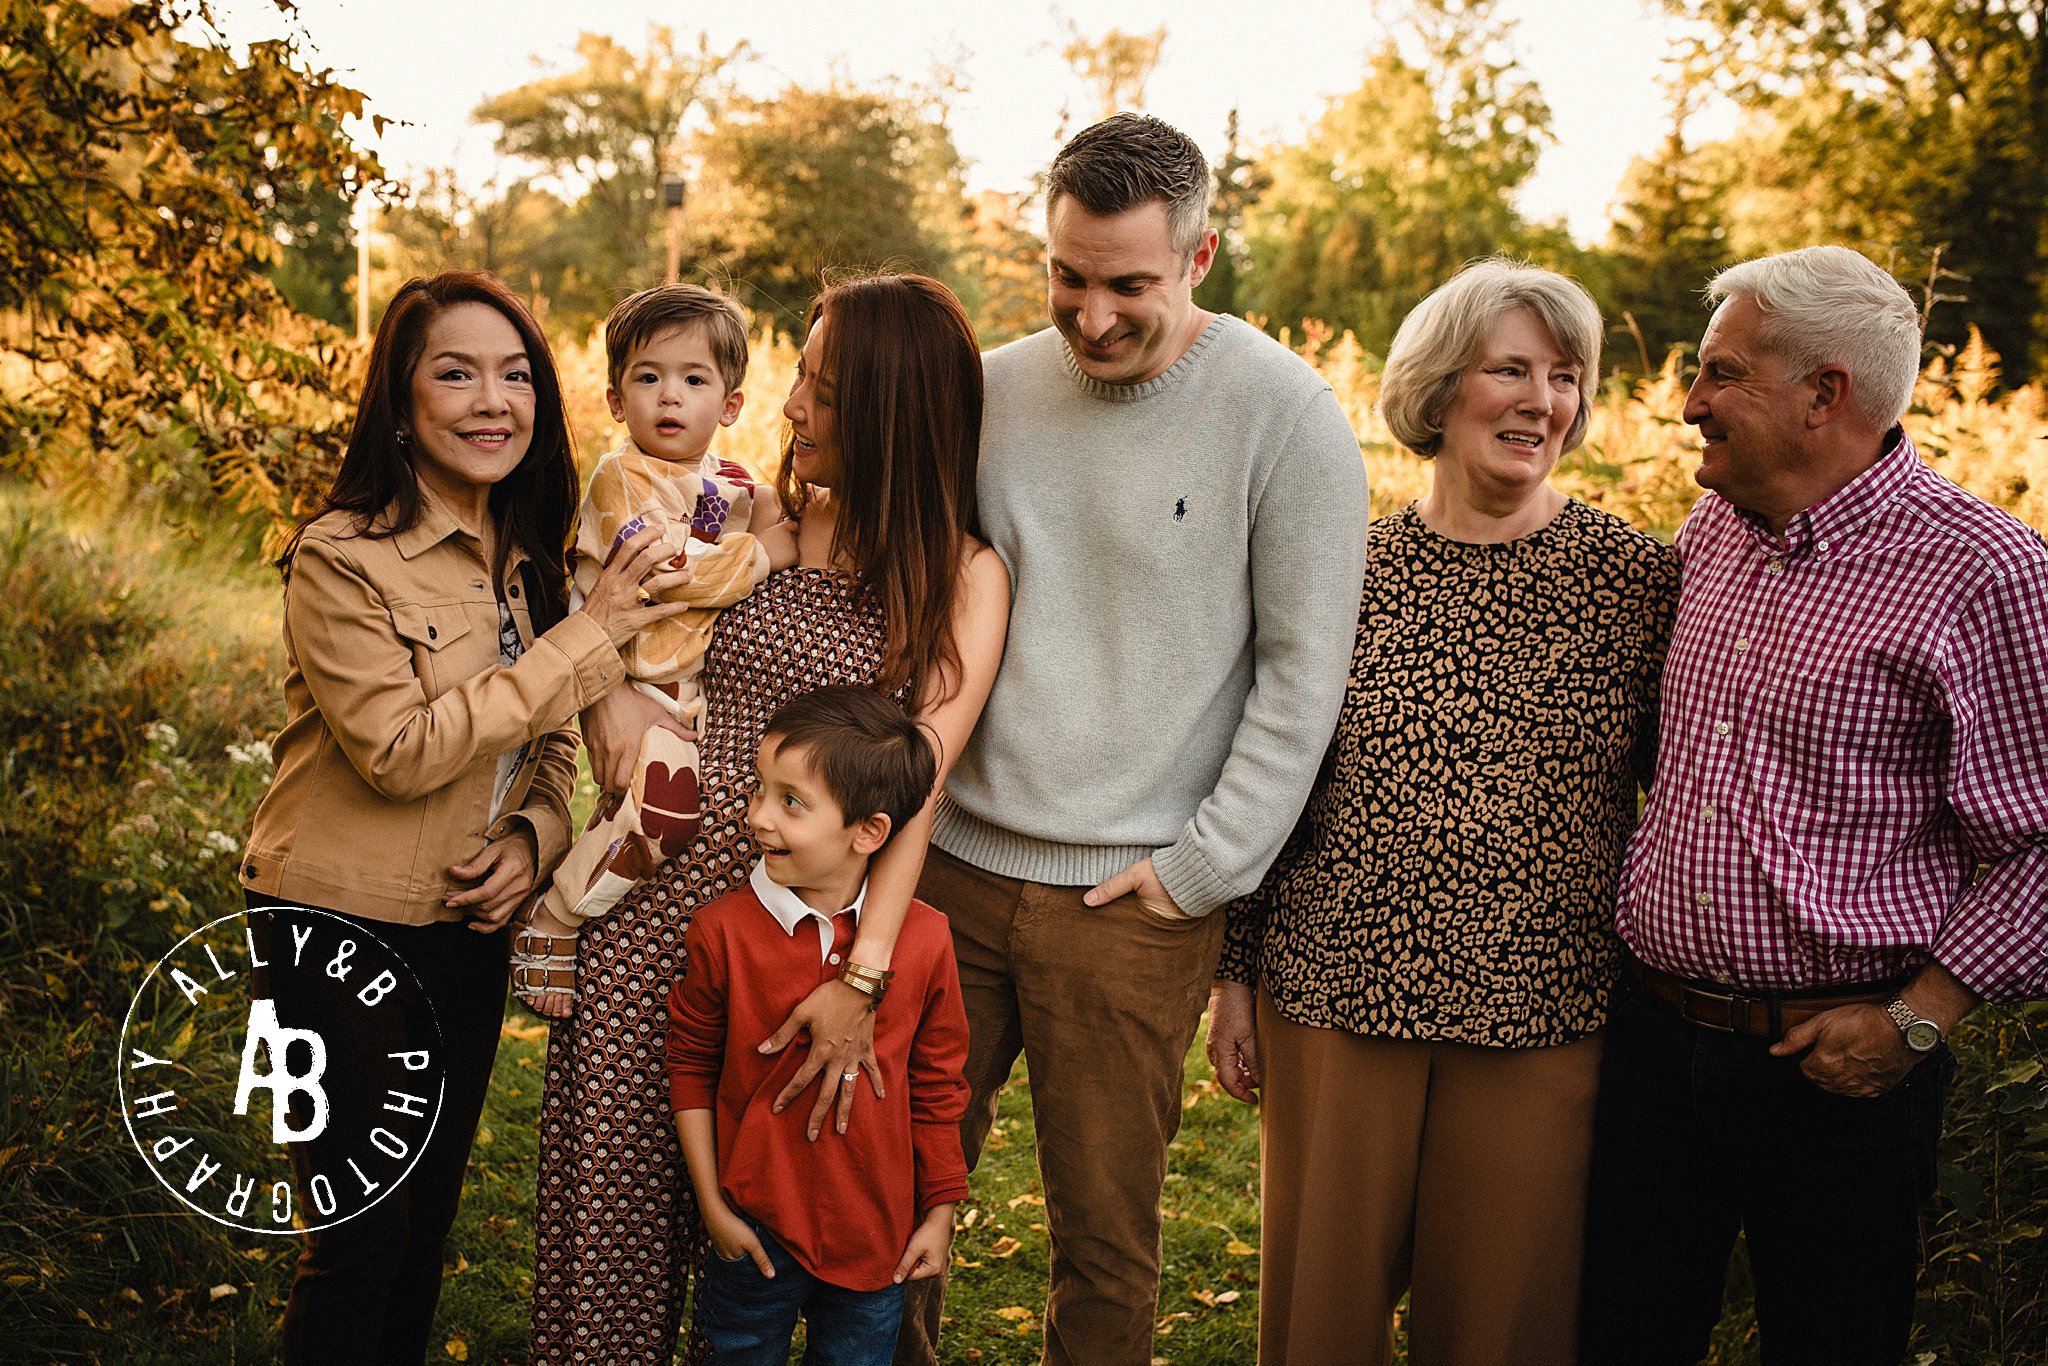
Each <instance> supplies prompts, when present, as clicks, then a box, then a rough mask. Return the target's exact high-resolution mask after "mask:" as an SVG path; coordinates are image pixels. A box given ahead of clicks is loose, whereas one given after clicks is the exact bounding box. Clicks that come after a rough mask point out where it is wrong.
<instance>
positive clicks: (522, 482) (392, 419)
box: [277, 270, 577, 617]
mask: <svg viewBox="0 0 2048 1366" xmlns="http://www.w3.org/2000/svg"><path fill="white" fill-rule="evenodd" d="M468 303H476V304H484V305H486V306H488V307H490V308H494V309H496V310H497V311H498V312H499V314H501V315H502V316H503V317H504V319H505V321H506V322H509V323H511V324H512V327H513V330H514V331H516V332H518V333H519V341H520V344H521V345H522V346H524V347H525V348H526V360H527V365H528V368H530V369H531V370H532V371H533V438H532V440H531V442H530V443H529V444H528V446H527V448H526V458H525V459H524V460H521V461H520V462H519V466H518V468H517V469H515V470H513V471H512V473H510V474H508V475H506V476H505V477H504V478H503V479H500V480H499V481H498V482H497V483H496V484H493V485H492V486H491V492H490V501H489V507H490V513H491V520H492V522H493V523H494V524H495V525H496V527H497V530H498V535H497V537H496V542H497V547H496V550H495V551H494V553H493V562H492V564H491V578H492V581H493V582H494V583H499V584H502V583H504V581H505V564H506V561H507V559H508V558H509V557H510V555H511V553H512V547H513V546H514V545H517V546H518V547H519V548H520V549H522V550H524V551H525V552H526V555H527V558H528V559H530V560H532V561H533V562H534V565H535V568H536V569H538V570H539V572H540V578H541V585H540V586H541V588H542V590H543V591H544V592H546V593H547V594H548V596H549V598H550V600H551V602H550V606H551V607H552V608H553V611H552V612H551V613H550V615H551V616H555V617H559V616H560V615H561V612H562V608H563V607H564V606H565V605H566V603H567V599H568V577H569V574H568V568H567V555H568V548H569V535H570V532H571V530H572V529H573V528H574V526H575V524H576V487H577V478H576V459H575V455H574V454H573V452H572V451H571V449H570V445H569V419H568V416H567V415H566V414H565V413H564V412H563V410H562V383H561V379H560V377H559V376H558V375H557V374H556V372H555V356H554V352H552V351H551V350H549V349H548V342H547V338H546V337H544V336H542V335H541V330H540V325H539V324H538V323H536V322H535V321H534V320H533V315H532V314H531V313H529V312H527V311H526V305H525V304H523V303H521V302H520V301H519V296H517V295H516V294H514V293H513V292H512V291H511V290H509V289H507V288H506V287H505V286H504V285H503V284H501V283H500V282H499V281H498V280H497V278H496V277H494V276H491V275H487V274H485V273H484V272H482V271H474V270H448V271H443V272H441V273H440V274H439V275H434V276H431V277H429V276H415V277H414V278H412V279H410V280H407V281H406V282H405V283H404V284H403V285H401V286H399V289H398V293H396V294H395V295H393V296H392V298H391V303H390V304H389V305H388V306H387V307H386V308H385V310H384V319H383V321H382V322H380V323H378V325H377V340H376V341H375V343H373V344H372V346H371V348H370V366H369V373H368V374H367V375H365V376H364V379H363V398H362V402H361V403H359V404H358V405H357V406H356V425H355V427H354V429H353V430H351V431H350V433H349V438H348V450H347V452H346V453H344V454H343V456H342V457H341V468H340V469H339V470H338V471H336V473H335V476H334V485H333V487H332V488H330V489H328V490H327V496H326V497H325V498H323V499H322V500H321V502H320V506H319V507H318V508H317V509H315V510H314V512H313V514H312V515H311V516H309V517H307V518H306V519H305V520H304V521H302V522H300V523H299V525H298V527H297V528H296V529H295V530H294V531H293V532H292V535H291V539H290V540H289V541H288V542H286V544H285V548H284V553H283V554H282V555H280V556H279V557H278V561H277V566H278V568H279V569H280V570H282V571H283V573H284V574H285V576H286V578H287V579H289V578H290V576H291V562H292V556H293V554H294V553H296V552H297V550H298V548H299V539H300V537H302V536H304V535H305V534H306V528H307V527H308V526H309V525H311V524H312V523H313V521H314V520H315V519H317V518H319V517H322V516H324V515H326V514H327V513H329V512H347V513H352V514H353V515H354V516H355V517H356V518H357V520H358V521H359V522H360V523H361V525H362V531H361V533H360V534H362V535H364V536H369V537H372V538H374V539H378V540H382V539H383V538H385V537H388V536H396V535H398V534H399V533H400V532H403V531H409V530H411V529H412V527H413V525H414V524H415V523H417V522H418V521H419V519H420V483H419V478H418V476H417V475H416V474H415V473H414V472H413V468H412V461H411V459H410V458H408V456H407V454H406V448H405V446H404V445H403V444H402V443H401V442H400V441H399V439H398V433H399V431H400V429H401V428H403V427H405V426H407V425H408V424H409V422H410V420H411V417H412V375H413V371H414V370H416V369H417V368H418V367H419V363H420V356H421V354H422V353H423V352H424V351H425V350H426V348H427V329H428V328H430V327H431V326H433V323H434V320H435V319H436V318H438V317H440V316H441V314H443V313H445V312H447V311H448V310H449V309H450V308H453V307H455V306H456V305H458V304H468ZM386 508H390V509H391V510H392V511H391V515H390V516H389V517H382V516H380V514H382V513H383V512H384V510H385V509H386ZM537 605H538V604H536V606H537Z"/></svg>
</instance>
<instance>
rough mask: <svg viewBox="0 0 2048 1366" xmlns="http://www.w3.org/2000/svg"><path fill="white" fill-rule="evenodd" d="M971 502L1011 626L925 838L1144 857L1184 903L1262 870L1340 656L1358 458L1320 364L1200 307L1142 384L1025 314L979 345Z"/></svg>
mask: <svg viewBox="0 0 2048 1366" xmlns="http://www.w3.org/2000/svg"><path fill="white" fill-rule="evenodd" d="M984 359H985V364H986V369H987V377H988V399H987V406H986V409H985V410H984V418H983V424H982V438H981V478H980V496H981V516H982V522H983V525H984V527H985V528H986V529H987V532H988V535H989V539H990V541H991V542H992V543H993V544H994V545H995V548H996V551H997V553H999V554H1000V555H1001V556H1002V558H1003V563H1004V564H1006V565H1007V566H1008V567H1009V571H1010V583H1011V592H1012V599H1011V607H1010V635H1009V641H1008V643H1007V645H1006V646H1005V647H1004V650H1003V665H1002V671H1001V673H999V674H998V675H997V677H996V683H995V690H994V691H993V692H992V693H991V694H990V695H989V699H988V707H987V710H985V711H984V712H983V713H982V716H981V724H980V727H979V728H978V729H977V730H976V731H975V733H974V738H973V739H972V740H971V741H970V742H969V743H968V746H967V748H966V750H965V751H964V752H963V753H962V754H961V756H960V762H959V763H958V765H957V766H956V767H955V768H954V770H953V776H952V778H951V780H950V781H949V782H948V784H947V789H946V797H945V799H944V800H942V802H941V803H940V807H939V813H938V825H937V829H936V831H935V832H934V834H933V840H934V841H935V842H936V843H937V844H938V845H939V847H940V848H942V849H945V850H946V851H948V852H949V853H952V854H954V855H956V856H958V857H960V858H962V859H964V860H966V861H967V862H969V863H971V864H974V865H976V866H977V867H980V868H985V869H987V870H989V871H990V872H994V873H998V874H1001V875H1003V876H1007V877H1016V878H1024V879H1027V880H1029V881H1033V882H1043V883H1049V884H1054V885H1059V886H1088V885H1093V884H1094V883H1097V882H1101V881H1102V880H1103V879H1105V878H1108V877H1111V876H1113V875H1114V874H1116V873H1117V872H1119V871H1121V870H1122V869H1123V868H1124V867H1126V866H1127V865H1129V864H1131V863H1134V862H1136V861H1137V860H1138V859H1141V858H1144V857H1145V856H1146V855H1148V854H1149V855H1151V856H1152V860H1153V866H1154V867H1155V868H1156V870H1157V871H1158V874H1159V879H1160V881H1161V882H1162V883H1163V884H1164V885H1165V887H1166V890H1167V892H1168V893H1169V894H1171V895H1172V897H1173V899H1174V901H1175V903H1176V904H1178V905H1179V906H1180V908H1181V909H1182V910H1184V911H1186V912H1188V913H1189V914H1191V915H1206V914H1207V913H1208V912H1210V911H1212V910H1214V909H1215V908H1216V907H1218V906H1220V905H1222V904H1223V903H1224V902H1225V901H1228V900H1230V899H1231V898H1232V897H1235V896H1240V895H1242V894H1244V893H1245V892H1248V891H1250V890H1251V889H1252V888H1253V887H1255V886H1257V885H1258V882H1259V878H1260V877H1261V876H1262V875H1263V874H1264V873H1265V871H1266V866H1267V865H1268V864H1269V863H1271V862H1272V861H1273V858H1274V856H1275V855H1276V854H1277V853H1278V852H1279V850H1280V845H1281V844H1282V842H1283V841H1285V839H1286V838H1287V834H1288V832H1289V831H1290V830H1291V829H1292V828H1293V826H1294V822H1295V818H1296V816H1297V815H1299V813H1300V811H1301V806H1302V803H1303V802H1304V801H1305V800H1306V799H1307V796H1308V790H1309V784H1310V782H1311V781H1312V780H1313V779H1314V777H1315V772H1316V768H1317V766H1318V765H1319V764H1320V763H1321V761H1322V756H1323V750H1324V748H1325V746H1326V745H1327V744H1328V742H1329V738H1330V731H1331V728H1332V727H1333V726H1334V725H1335V724H1336V719H1337V709H1338V705H1339V703H1340V702H1341V701H1342V700H1343V696H1344V684H1345V679H1346V677H1347V675H1348V673H1349V670H1350V665H1351V645H1352V638H1353V635H1354V634H1355V632H1356V630H1357V625H1358V595H1359V589H1360V583H1361V580H1362V578H1363V575H1364V567H1365V523H1366V498H1365V468H1364V464H1363V462H1362V461H1361V459H1360V458H1359V451H1358V440H1357V438H1356V437H1355V436H1354V435H1353V434H1352V432H1351V428H1350V426H1349V424H1348V423H1346V421H1345V420H1344V414H1343V412H1342V411H1341V410H1340V409H1339V408H1338V406H1337V400H1336V397H1335V396H1334V395H1333V394H1332V393H1331V392H1330V388H1329V386H1328V385H1327V384H1325V383H1323V381H1322V379H1321V378H1320V377H1319V376H1318V375H1317V374H1316V373H1315V371H1313V370H1311V369H1310V368H1309V367H1308V366H1307V365H1306V364H1305V363H1303V361H1302V360H1301V359H1300V358H1299V357H1297V356H1295V355H1294V354H1293V353H1291V352H1290V351H1288V350H1287V348H1285V347H1283V346H1281V345H1280V344H1279V343H1278V342H1276V341H1274V340H1272V339H1271V338H1269V337H1267V336H1265V335H1264V334H1263V333H1261V332H1259V331H1258V330H1257V329H1256V328H1253V327H1251V326H1249V325H1248V324H1246V323H1243V322H1240V321H1239V320H1238V319H1236V318H1231V317H1219V318H1217V319H1216V320H1215V322H1213V323H1212V324H1210V326H1209V327H1208V328H1207V329H1205V330H1204V331H1203V333H1202V335H1201V336H1200V337H1199V338H1197V339H1196V341H1195V344H1194V345H1193V346H1191V347H1190V348H1188V351H1187V353H1186V354H1185V355H1183V356H1182V357H1181V358H1180V359H1179V360H1178V361H1176V362H1175V363H1174V365H1173V366H1172V367H1171V368H1170V369H1168V370H1167V371H1166V373H1164V374H1162V375H1160V376H1159V377H1157V378H1156V379H1153V380H1149V381H1147V382H1146V383H1144V384H1135V385H1109V384H1102V383H1099V382H1098V381H1095V380H1092V379H1089V378H1088V377H1087V376H1086V375H1084V374H1082V373H1081V372H1080V370H1079V369H1078V368H1077V367H1076V366H1075V365H1074V363H1073V359H1072V356H1071V354H1070V353H1069V352H1068V349H1067V345H1066V343H1065V341H1063V340H1062V339H1061V337H1060V335H1059V333H1058V332H1056V331H1054V330H1052V329H1047V330H1046V331H1043V332H1040V333H1037V334H1036V335H1034V336H1030V337H1026V338H1025V339H1023V340H1022V341H1018V342H1012V343H1011V344H1010V345H1008V346H1005V347H1002V348H1000V349H999V350H996V351H993V352H990V353H989V354H988V355H987V356H986V357H985V358H984Z"/></svg>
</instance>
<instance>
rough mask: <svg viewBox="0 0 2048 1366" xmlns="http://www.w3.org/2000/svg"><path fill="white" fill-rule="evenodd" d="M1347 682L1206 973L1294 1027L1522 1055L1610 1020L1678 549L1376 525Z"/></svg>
mask: <svg viewBox="0 0 2048 1366" xmlns="http://www.w3.org/2000/svg"><path fill="white" fill-rule="evenodd" d="M1368 544H1369V547H1370V549H1369V557H1370V558H1369V565H1368V567H1367V570H1366V579H1365V596H1364V601H1363V604H1362V606H1361V608H1360V611H1359V627H1358V643H1357V646H1356V648H1355V650H1354V652H1353V655H1352V663H1351V684H1350V688H1349V690H1348V692H1347V693H1346V695H1345V699H1344V709H1343V713H1342V715H1341V716H1340V718H1339V719H1338V722H1337V732H1336V736H1335V738H1334V739H1333V740H1332V741H1331V744H1330V750H1329V753H1328V755H1327V756H1326V757H1325V759H1324V762H1323V771H1322V773H1321V775H1320V776H1319V777H1318V779H1317V781H1316V786H1315V789H1314V791H1313V793H1312V794H1311V795H1310V797H1309V801H1308V806H1307V808H1306V809H1305V810H1304V811H1303V813H1302V818H1301V821H1300V824H1299V825H1298V826H1297V827H1296V829H1295V831H1294V834H1293V836H1292V837H1291V838H1290V839H1289V840H1288V842H1287V845H1286V847H1285V848H1284V849H1283V850H1282V852H1281V854H1280V857H1279V860H1278V861H1277V862H1276V863H1275V864H1274V865H1273V868H1272V871H1271V872H1269V873H1268V874H1267V875H1266V879H1265V882H1264V883H1263V885H1261V887H1260V888H1259V890H1258V891H1257V892H1255V893H1253V894H1252V895H1251V896H1249V897H1246V898H1244V899H1243V900H1241V901H1239V902H1237V903H1235V904H1234V905H1232V906H1231V907H1230V909H1229V912H1228V914H1229V917H1230V925H1229V937H1228V941H1227V944H1226V947H1225V950H1224V957H1223V964H1222V966H1221V967H1220V968H1219V969H1218V975H1219V976H1221V977H1224V978H1227V979H1229V980H1232V981H1238V982H1247V983H1263V984H1264V986H1265V987H1266V989H1267V991H1269V992H1270V993H1271V994H1272V997H1273V1002H1274V1004H1275V1006H1276V1007H1278V1009H1279V1011H1280V1013H1281V1014H1282V1015H1284V1016H1286V1017H1287V1018H1288V1019H1290V1020H1295V1021H1298V1022H1300V1023H1302V1024H1308V1025H1316V1026H1322V1027H1325V1028H1336V1029H1346V1030H1350V1031H1352V1032H1353V1033H1357V1034H1369V1035H1377V1036H1381V1037H1387V1038H1397V1039H1423V1040H1437V1041H1443V1042H1453V1043H1468V1044H1486V1045H1492V1046H1496V1047H1509V1048H1522V1047H1532V1046H1541V1045H1549V1044H1558V1043H1565V1042H1568V1041H1570V1040H1572V1039H1576V1038H1580V1037H1583V1036H1584V1035H1586V1034H1589V1033H1591V1032H1592V1031H1594V1030H1596V1029H1598V1028H1600V1026H1601V1025H1602V1024H1603V1023H1605V1021H1606V1016H1607V1006H1608V998H1609V995H1610V993H1611V989H1612V985H1613V980H1614V971H1615V964H1616V956H1617V953H1618V947H1619V946H1618V942H1617V940H1616V938H1615V935H1614V932H1613V929H1612V923H1613V912H1614V895H1615V887H1616V882H1617V879H1618V877H1619V874H1620V868H1621V852H1622V845H1623V843H1624V841H1626V839H1627V837H1628V833H1629V830H1630V828H1631V827H1632V826H1633V825H1634V824H1635V818H1636V809H1637V797H1636V793H1637V786H1638V784H1639V783H1640V784H1641V785H1642V786H1643V787H1647V786H1648V785H1649V775H1650V767H1651V761H1652V758H1653V755H1654V752H1655V732H1656V720H1657V675H1658V670H1659V669H1660V667H1661V666H1662V663H1663V659H1664V648H1665V645H1666V643H1667V641H1668V639H1669V637H1670V632H1671V618H1672V614H1673V612H1674V611H1675V610H1676V608H1677V605H1678V558H1677V555H1676V553H1675V552H1674V551H1673V550H1672V549H1671V547H1670V546H1668V545H1665V544H1664V543H1663V542H1661V541H1659V540H1657V539H1655V538H1654V537H1651V536H1648V535H1645V534H1644V533H1642V532H1640V531H1636V530H1634V529H1633V528H1631V527H1630V526H1629V525H1628V524H1627V523H1625V522H1623V521H1621V520H1620V519H1619V518H1616V517H1613V516H1610V515H1609V514H1607V513H1604V512H1600V511H1597V510H1596V509H1594V508H1591V507H1588V506H1587V505H1585V504H1584V503H1580V502H1575V501H1574V502H1568V503H1567V504H1566V505H1565V507H1564V509H1563V510H1562V511H1561V512H1559V513H1558V515H1557V516H1556V518H1554V519H1553V520H1552V521H1551V523H1550V524H1549V525H1548V526H1546V527H1544V528H1543V529H1542V530H1540V531H1537V532H1534V533H1532V534H1530V535H1528V536H1525V537H1522V538H1520V539H1518V540H1514V541H1510V542H1506V543H1504V544H1498V545H1473V544H1467V543H1464V542H1459V541H1453V540H1449V539H1447V538H1445V537H1443V536H1440V535H1438V534H1437V533H1435V532H1433V531H1431V530H1430V529H1429V528H1428V527H1427V526H1425V525H1424V524H1423V522H1422V520H1421V518H1420V517H1418V516H1417V515H1416V512H1415V509H1414V508H1413V507H1412V506H1411V507H1409V508H1407V509H1404V510H1403V511H1401V512H1397V513H1394V514H1393V515H1391V516H1388V517H1384V518H1381V519H1380V520H1379V521H1377V522H1374V523H1373V525H1372V527H1371V529H1370V532H1369V535H1368Z"/></svg>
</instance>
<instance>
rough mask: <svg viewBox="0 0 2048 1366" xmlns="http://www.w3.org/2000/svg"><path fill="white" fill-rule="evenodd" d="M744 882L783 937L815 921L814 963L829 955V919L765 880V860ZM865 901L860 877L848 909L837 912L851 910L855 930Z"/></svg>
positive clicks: (864, 885) (865, 887)
mask: <svg viewBox="0 0 2048 1366" xmlns="http://www.w3.org/2000/svg"><path fill="white" fill-rule="evenodd" d="M747 883H748V885H749V886H751V887H752V888H753V889H754V895H755V896H757V897H759V898H760V899H761V905H762V906H763V907H764V908H766V910H767V912H768V914H770V915H772V916H774V917H775V923H776V924H778V925H780V926H782V930H783V933H784V934H787V935H789V936H790V937H792V938H794V937H795V936H796V927H797V926H799V925H801V924H803V923H804V921H806V920H815V921H817V922H818V961H819V962H823V961H824V960H825V959H826V958H827V957H828V956H830V954H831V952H832V920H833V917H831V916H829V915H827V914H825V913H824V912H823V911H821V910H818V909H817V908H816V907H814V906H811V905H809V904H807V903H806V902H805V901H804V899H803V898H802V897H800V896H798V895H797V894H796V893H795V892H792V891H791V890H790V889H789V888H787V887H785V886H783V885H782V884H781V883H779V882H777V881H776V880H775V879H773V878H771V877H769V876H768V864H767V862H766V861H765V860H764V861H762V862H760V863H756V864H755V865H754V871H753V874H752V875H751V876H750V877H748V879H747ZM867 899H868V880H867V879H866V878H862V879H861V880H860V891H859V892H858V893H857V894H856V895H855V896H854V898H853V904H852V905H851V906H848V907H847V908H846V910H844V911H840V912H839V914H840V915H845V914H846V911H852V912H853V923H854V925H855V926H856V927H857V926H859V924H860V908H861V904H862V903H863V902H865V901H866V900H867Z"/></svg>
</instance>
